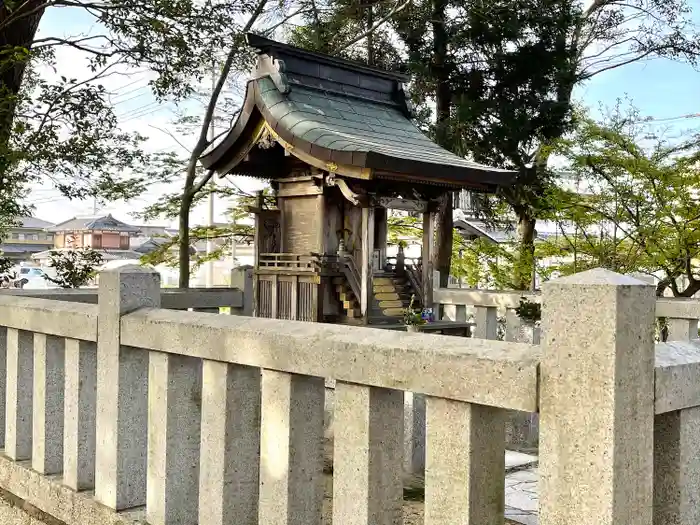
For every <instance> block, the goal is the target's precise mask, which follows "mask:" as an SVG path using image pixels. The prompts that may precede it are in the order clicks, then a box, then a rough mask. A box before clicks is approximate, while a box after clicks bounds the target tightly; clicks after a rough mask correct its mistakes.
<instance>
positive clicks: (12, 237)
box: [0, 217, 54, 262]
mask: <svg viewBox="0 0 700 525" xmlns="http://www.w3.org/2000/svg"><path fill="white" fill-rule="evenodd" d="M52 226H53V224H51V223H50V222H47V221H43V220H41V219H37V218H36V217H20V218H19V225H18V226H15V227H13V228H10V231H9V232H8V234H7V236H6V238H5V241H4V242H3V243H2V245H0V250H1V251H2V253H3V255H4V256H5V257H7V258H9V259H12V260H14V261H17V262H22V261H29V260H30V259H31V256H32V255H34V254H36V253H39V252H42V251H44V250H46V249H48V248H51V247H53V245H54V234H53V233H52V232H49V231H48V229H49V228H51V227H52Z"/></svg>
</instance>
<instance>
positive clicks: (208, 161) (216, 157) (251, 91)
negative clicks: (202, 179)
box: [199, 79, 262, 175]
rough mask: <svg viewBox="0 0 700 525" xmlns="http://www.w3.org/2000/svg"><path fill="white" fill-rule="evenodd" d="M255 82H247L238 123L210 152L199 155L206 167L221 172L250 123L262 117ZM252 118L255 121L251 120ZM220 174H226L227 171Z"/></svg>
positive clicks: (200, 160)
mask: <svg viewBox="0 0 700 525" xmlns="http://www.w3.org/2000/svg"><path fill="white" fill-rule="evenodd" d="M255 84H256V82H255V79H253V80H249V81H248V83H247V84H246V89H245V96H244V98H243V107H241V111H240V113H239V114H238V117H237V118H236V123H235V124H234V125H233V126H232V127H231V129H230V130H229V131H228V133H227V134H226V136H225V137H224V138H223V140H222V141H221V142H219V144H217V145H216V146H215V147H214V148H213V149H211V150H210V151H209V152H208V153H205V154H204V155H202V156H201V157H199V162H200V163H201V164H202V166H203V167H204V168H205V169H208V170H211V169H213V170H216V171H217V172H219V169H220V168H221V167H223V165H224V164H228V162H227V158H228V157H230V156H231V155H230V153H231V152H235V151H236V148H235V146H236V143H237V142H238V140H239V139H240V138H241V135H242V134H243V132H244V131H245V130H246V128H248V126H249V125H250V124H254V123H255V120H259V119H261V118H262V116H261V115H260V112H259V110H258V108H257V105H256V97H255V91H256V90H255ZM251 120H252V121H253V122H251ZM219 173H220V172H219ZM220 174H221V175H225V173H220Z"/></svg>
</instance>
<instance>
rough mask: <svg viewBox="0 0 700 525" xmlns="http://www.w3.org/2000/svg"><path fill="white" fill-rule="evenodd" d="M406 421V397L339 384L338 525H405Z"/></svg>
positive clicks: (335, 466) (395, 392) (335, 492)
mask: <svg viewBox="0 0 700 525" xmlns="http://www.w3.org/2000/svg"><path fill="white" fill-rule="evenodd" d="M403 417H404V416H403V392H401V391H398V390H388V389H384V388H373V387H368V386H362V385H352V384H347V383H341V382H338V383H337V384H336V390H335V424H336V428H337V429H338V431H337V432H336V433H335V436H334V452H333V476H334V477H333V523H342V524H344V525H345V524H347V525H396V524H400V523H401V522H402V503H403V480H402V474H403Z"/></svg>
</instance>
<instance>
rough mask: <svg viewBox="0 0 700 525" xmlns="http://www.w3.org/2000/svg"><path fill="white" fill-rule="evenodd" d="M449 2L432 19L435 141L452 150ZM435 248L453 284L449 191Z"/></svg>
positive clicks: (441, 1) (443, 281)
mask: <svg viewBox="0 0 700 525" xmlns="http://www.w3.org/2000/svg"><path fill="white" fill-rule="evenodd" d="M446 16H447V1H446V0H433V13H432V18H431V21H432V22H431V23H432V29H433V63H432V69H433V77H434V78H435V141H436V142H437V143H438V144H439V145H440V146H442V147H443V148H446V149H450V150H451V149H452V144H451V139H450V132H449V126H450V110H451V107H452V89H451V87H450V78H449V76H450V75H449V70H448V68H447V66H446V62H447V59H448V56H447V52H448V50H447V44H448V37H447V31H446V28H445V20H446ZM435 222H436V232H435V249H434V250H433V268H434V269H435V270H437V271H439V272H440V286H441V287H445V286H447V284H448V283H449V279H450V268H451V265H452V234H453V231H454V219H453V217H452V193H451V192H447V193H446V194H445V195H444V196H443V199H442V202H441V203H440V208H439V209H438V214H437V217H436V221H435Z"/></svg>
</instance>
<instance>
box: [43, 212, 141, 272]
mask: <svg viewBox="0 0 700 525" xmlns="http://www.w3.org/2000/svg"><path fill="white" fill-rule="evenodd" d="M49 231H50V232H52V233H53V235H54V245H53V250H59V251H60V250H73V249H76V248H92V249H93V250H95V251H97V252H99V253H100V254H101V255H102V257H103V259H104V260H105V261H112V260H117V259H139V257H141V255H142V254H141V253H138V252H136V251H134V250H132V249H131V245H130V240H131V238H132V237H135V236H136V235H137V234H138V233H139V231H140V230H139V229H138V228H137V227H134V226H131V225H129V224H126V223H124V222H122V221H120V220H118V219H115V218H114V217H112V216H111V215H106V216H102V217H74V218H72V219H69V220H67V221H64V222H62V223H59V224H56V225H55V226H53V227H52V228H49ZM50 251H51V250H47V251H44V252H41V253H37V254H35V255H34V256H33V257H32V259H34V260H37V261H39V262H42V263H44V262H46V261H47V260H48V258H49V253H50Z"/></svg>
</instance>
